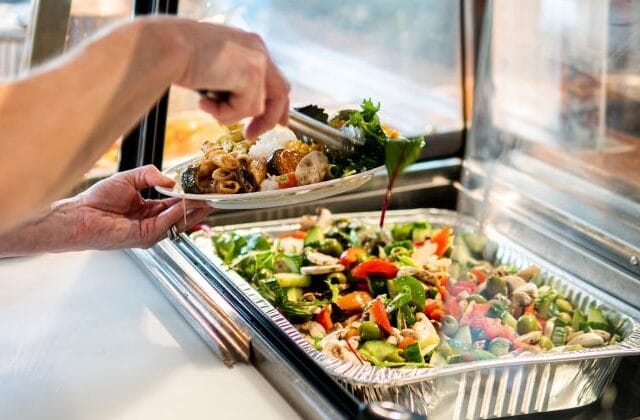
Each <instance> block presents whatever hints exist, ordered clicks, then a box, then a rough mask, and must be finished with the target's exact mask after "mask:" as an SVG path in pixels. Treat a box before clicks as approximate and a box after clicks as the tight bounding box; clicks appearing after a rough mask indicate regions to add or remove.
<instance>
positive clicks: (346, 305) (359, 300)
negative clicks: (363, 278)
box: [336, 292, 371, 312]
mask: <svg viewBox="0 0 640 420" xmlns="http://www.w3.org/2000/svg"><path fill="white" fill-rule="evenodd" d="M369 302H371V295H370V294H369V293H367V292H351V293H347V294H346V295H342V296H340V297H339V298H338V299H336V305H337V306H338V308H340V309H342V310H343V311H345V312H362V310H363V309H364V307H365V305H366V304H367V303H369Z"/></svg>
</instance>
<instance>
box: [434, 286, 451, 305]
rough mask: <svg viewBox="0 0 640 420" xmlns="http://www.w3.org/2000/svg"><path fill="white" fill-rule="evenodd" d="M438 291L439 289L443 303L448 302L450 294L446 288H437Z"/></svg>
mask: <svg viewBox="0 0 640 420" xmlns="http://www.w3.org/2000/svg"><path fill="white" fill-rule="evenodd" d="M436 289H438V293H440V297H442V301H443V302H444V301H445V300H447V296H449V292H448V291H447V289H446V287H444V286H436Z"/></svg>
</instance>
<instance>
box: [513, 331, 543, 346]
mask: <svg viewBox="0 0 640 420" xmlns="http://www.w3.org/2000/svg"><path fill="white" fill-rule="evenodd" d="M540 337H542V331H531V332H528V333H526V334H523V335H521V336H519V337H516V339H515V341H518V342H520V343H527V344H535V343H537V342H538V341H540Z"/></svg>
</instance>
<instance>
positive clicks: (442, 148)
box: [119, 0, 484, 208]
mask: <svg viewBox="0 0 640 420" xmlns="http://www.w3.org/2000/svg"><path fill="white" fill-rule="evenodd" d="M459 1H460V15H459V21H460V26H461V37H460V42H461V48H460V52H461V56H460V60H461V75H460V84H461V92H462V101H461V103H462V107H461V109H460V116H461V121H462V128H461V129H460V130H456V131H450V132H442V133H434V134H430V135H429V136H428V143H429V146H428V147H426V148H425V150H424V151H423V153H422V155H421V156H420V160H429V161H434V160H437V159H445V161H444V163H443V165H442V170H443V173H446V174H451V164H452V161H451V160H447V159H448V158H451V157H456V158H460V157H462V155H463V153H464V139H465V135H466V131H467V126H468V123H469V118H468V116H469V114H468V109H470V105H469V104H470V103H471V97H472V92H473V69H474V68H475V56H476V55H475V52H474V51H473V48H474V47H475V46H476V45H477V37H478V34H479V30H480V29H479V26H478V25H480V23H481V19H478V16H481V15H482V13H484V3H483V2H480V3H476V2H474V1H471V0H459ZM178 4H179V0H137V1H135V14H136V15H147V14H154V13H163V14H176V13H177V10H178ZM465 25H467V26H469V27H470V29H469V30H467V31H465V30H463V29H462V28H463V27H464V26H465ZM167 108H168V93H167V94H165V95H164V96H163V97H162V98H161V99H160V100H159V101H158V102H157V103H156V104H155V105H154V107H153V108H152V109H151V110H150V112H149V113H148V114H147V115H146V116H145V117H144V118H143V119H142V120H141V121H140V123H139V124H138V126H136V127H135V128H134V129H133V130H132V131H131V132H130V133H129V134H128V135H127V136H126V137H125V139H124V141H123V144H122V148H121V158H120V164H119V170H120V171H122V170H128V169H132V168H135V167H138V166H142V165H146V164H153V165H155V166H157V167H159V168H161V167H162V160H163V159H162V158H163V156H162V153H163V149H164V131H165V123H166V117H167ZM460 162H461V161H460V160H458V161H457V163H456V165H455V167H456V168H457V169H458V171H457V172H455V174H454V176H453V177H450V175H447V176H449V177H450V178H449V179H450V181H451V182H450V184H449V187H450V192H451V193H452V194H453V195H455V189H454V188H453V182H454V181H455V180H457V179H459V177H460V174H459V169H460ZM147 195H148V196H156V195H157V193H156V192H155V191H148V192H147ZM454 204H455V197H453V198H450V199H449V200H448V201H447V203H446V206H447V207H449V208H452V207H453V205H454Z"/></svg>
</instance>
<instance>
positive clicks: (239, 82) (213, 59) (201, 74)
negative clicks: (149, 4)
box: [174, 19, 290, 138]
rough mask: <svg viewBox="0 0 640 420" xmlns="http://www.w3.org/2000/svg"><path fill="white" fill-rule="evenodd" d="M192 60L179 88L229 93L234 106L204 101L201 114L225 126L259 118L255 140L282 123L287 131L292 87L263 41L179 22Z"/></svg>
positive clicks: (253, 128)
mask: <svg viewBox="0 0 640 420" xmlns="http://www.w3.org/2000/svg"><path fill="white" fill-rule="evenodd" d="M174 21H178V22H179V25H178V27H179V29H180V30H179V33H180V34H181V35H182V40H183V45H184V48H185V50H187V51H188V54H189V59H188V61H187V62H188V64H187V66H186V68H185V71H184V73H183V75H182V76H181V77H180V78H179V80H178V81H177V83H178V84H179V85H181V86H184V87H188V88H192V89H205V90H209V91H213V92H229V93H230V94H231V95H230V97H229V100H228V101H224V102H216V101H210V100H208V99H202V100H201V102H200V106H201V108H202V109H203V110H204V111H206V112H209V113H211V114H212V115H213V116H214V117H215V118H216V119H217V120H218V121H220V122H221V123H222V124H230V123H233V122H237V121H238V120H240V119H242V118H245V117H253V118H252V120H251V122H250V123H249V124H248V126H247V127H246V130H245V135H246V137H247V138H255V137H257V136H258V135H259V134H261V133H263V132H264V131H266V130H268V129H270V128H273V126H274V125H275V124H277V123H280V124H282V125H286V123H287V118H288V114H289V89H290V88H289V83H288V82H287V81H286V79H285V78H284V76H283V75H282V74H281V73H280V71H279V70H278V68H277V67H276V66H275V64H274V63H273V60H272V59H271V57H270V55H269V52H268V51H267V48H266V46H265V44H264V42H263V41H262V39H261V38H260V37H259V36H258V35H256V34H254V33H249V32H245V31H242V30H240V29H235V28H231V27H229V26H224V25H216V24H211V23H202V22H195V21H191V20H186V19H177V20H176V19H174Z"/></svg>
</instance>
